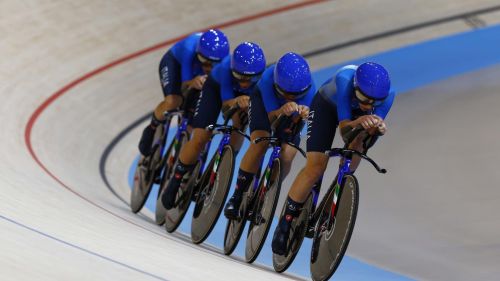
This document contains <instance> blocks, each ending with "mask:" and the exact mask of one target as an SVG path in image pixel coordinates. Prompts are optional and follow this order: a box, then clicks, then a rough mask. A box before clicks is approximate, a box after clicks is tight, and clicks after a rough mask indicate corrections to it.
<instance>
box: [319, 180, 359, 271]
mask: <svg viewBox="0 0 500 281" xmlns="http://www.w3.org/2000/svg"><path fill="white" fill-rule="evenodd" d="M325 196H326V201H325V204H324V206H323V208H322V209H321V211H320V215H319V216H318V220H317V222H316V225H315V227H314V237H313V246H312V250H311V277H312V279H313V280H327V279H329V278H330V277H331V276H332V275H333V273H334V272H335V270H336V269H337V267H338V266H339V265H340V262H341V261H342V258H343V257H344V254H345V252H346V250H347V246H348V245H349V240H350V239H351V235H352V231H353V230H354V223H355V222H356V215H357V211H358V204H359V189H358V182H357V180H356V177H354V175H346V176H344V179H343V180H342V184H341V188H340V192H339V194H338V201H337V207H336V208H335V215H334V216H332V208H333V198H334V196H335V188H330V190H329V191H328V193H327V194H326V195H325Z"/></svg>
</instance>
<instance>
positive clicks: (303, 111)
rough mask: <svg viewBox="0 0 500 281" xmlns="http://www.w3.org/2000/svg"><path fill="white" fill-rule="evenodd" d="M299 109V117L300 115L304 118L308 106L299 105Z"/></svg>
mask: <svg viewBox="0 0 500 281" xmlns="http://www.w3.org/2000/svg"><path fill="white" fill-rule="evenodd" d="M298 108H299V110H298V112H299V115H300V117H302V119H306V118H307V116H309V107H307V106H305V105H299V106H298Z"/></svg>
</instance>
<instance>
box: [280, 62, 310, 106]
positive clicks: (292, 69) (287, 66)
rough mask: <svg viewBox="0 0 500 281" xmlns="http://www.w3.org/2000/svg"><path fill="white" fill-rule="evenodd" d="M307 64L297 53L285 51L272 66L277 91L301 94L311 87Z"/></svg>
mask: <svg viewBox="0 0 500 281" xmlns="http://www.w3.org/2000/svg"><path fill="white" fill-rule="evenodd" d="M311 81H312V78H311V71H310V70H309V64H307V61H306V60H305V59H304V58H303V57H302V56H301V55H299V54H296V53H292V52H290V53H286V54H285V55H283V56H282V57H281V58H280V59H279V60H278V62H277V63H276V66H275V68H274V84H275V86H276V87H277V89H278V91H280V92H286V93H287V94H289V95H297V96H299V95H302V94H303V93H304V92H306V91H307V90H308V89H309V88H310V87H311Z"/></svg>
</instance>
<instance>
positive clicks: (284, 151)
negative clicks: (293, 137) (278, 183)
mask: <svg viewBox="0 0 500 281" xmlns="http://www.w3.org/2000/svg"><path fill="white" fill-rule="evenodd" d="M298 143H300V138H299V142H298ZM296 154H297V149H295V148H293V147H292V146H290V145H288V144H283V145H282V146H281V155H280V159H281V167H282V177H283V179H285V178H286V176H287V175H288V173H289V172H290V169H291V168H292V161H293V159H294V158H295V155H296Z"/></svg>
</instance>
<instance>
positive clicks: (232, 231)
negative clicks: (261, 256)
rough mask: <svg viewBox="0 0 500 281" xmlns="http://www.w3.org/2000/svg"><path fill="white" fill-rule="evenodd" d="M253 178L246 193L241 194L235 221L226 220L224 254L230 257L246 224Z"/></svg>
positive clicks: (252, 191)
mask: <svg viewBox="0 0 500 281" xmlns="http://www.w3.org/2000/svg"><path fill="white" fill-rule="evenodd" d="M255 181H256V179H255V177H254V179H253V181H252V183H251V184H250V186H249V188H248V191H247V192H245V193H243V200H242V202H241V205H240V211H239V214H240V216H239V217H238V219H236V220H227V224H226V231H225V233H224V254H225V255H230V254H232V253H233V251H234V249H235V248H236V246H237V245H238V242H239V241H240V238H241V234H242V233H243V230H244V229H245V225H246V222H247V216H248V211H249V210H248V208H249V207H250V203H251V202H252V198H253V196H254V190H253V187H254V184H255Z"/></svg>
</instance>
